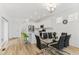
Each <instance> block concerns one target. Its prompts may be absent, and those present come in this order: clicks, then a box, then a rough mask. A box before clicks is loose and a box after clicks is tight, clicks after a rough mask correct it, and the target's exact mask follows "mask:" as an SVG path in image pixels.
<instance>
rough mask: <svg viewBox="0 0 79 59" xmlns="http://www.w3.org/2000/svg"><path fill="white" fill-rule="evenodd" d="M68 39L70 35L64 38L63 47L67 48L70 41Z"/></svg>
mask: <svg viewBox="0 0 79 59" xmlns="http://www.w3.org/2000/svg"><path fill="white" fill-rule="evenodd" d="M70 37H71V35H67V36H66V39H65V41H64V46H65V47H67V46H69V39H70Z"/></svg>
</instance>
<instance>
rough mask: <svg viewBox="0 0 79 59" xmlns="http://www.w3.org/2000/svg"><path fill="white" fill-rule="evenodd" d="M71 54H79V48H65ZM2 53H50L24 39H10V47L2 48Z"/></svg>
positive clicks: (0, 51)
mask: <svg viewBox="0 0 79 59" xmlns="http://www.w3.org/2000/svg"><path fill="white" fill-rule="evenodd" d="M64 51H67V52H68V53H70V54H71V55H79V48H76V47H73V46H69V47H67V48H64ZM0 54H1V55H40V54H42V55H49V53H47V52H46V51H44V50H39V49H38V48H37V47H36V45H35V44H24V41H23V40H22V39H20V38H19V39H12V40H9V43H8V47H7V49H5V50H4V51H2V50H0Z"/></svg>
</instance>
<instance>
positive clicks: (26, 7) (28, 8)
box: [0, 3, 48, 19]
mask: <svg viewBox="0 0 79 59" xmlns="http://www.w3.org/2000/svg"><path fill="white" fill-rule="evenodd" d="M0 5H1V7H2V10H3V12H4V13H5V14H6V15H8V16H9V17H11V18H13V19H26V18H39V17H40V16H43V15H46V14H48V11H47V10H46V9H45V8H44V7H43V6H42V4H41V3H35V4H34V3H12V4H11V3H9V4H8V3H7V4H0Z"/></svg>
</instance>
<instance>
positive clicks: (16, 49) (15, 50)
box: [0, 3, 79, 55]
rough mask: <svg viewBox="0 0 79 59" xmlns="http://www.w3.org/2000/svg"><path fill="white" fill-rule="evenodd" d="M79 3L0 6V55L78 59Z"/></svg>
mask: <svg viewBox="0 0 79 59" xmlns="http://www.w3.org/2000/svg"><path fill="white" fill-rule="evenodd" d="M78 6H79V3H0V55H79V7H78Z"/></svg>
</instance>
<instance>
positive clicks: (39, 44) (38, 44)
mask: <svg viewBox="0 0 79 59" xmlns="http://www.w3.org/2000/svg"><path fill="white" fill-rule="evenodd" d="M35 37H36V42H37V44H36V45H37V47H38V48H39V49H41V40H40V38H39V36H38V35H35Z"/></svg>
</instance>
